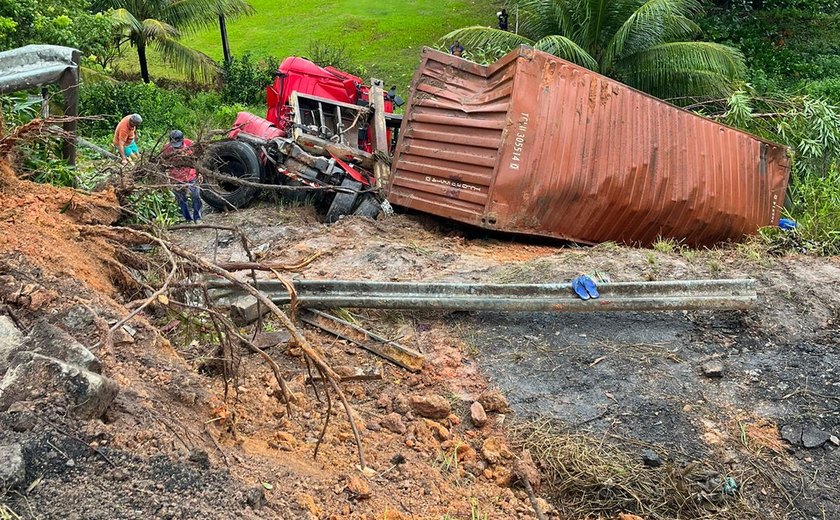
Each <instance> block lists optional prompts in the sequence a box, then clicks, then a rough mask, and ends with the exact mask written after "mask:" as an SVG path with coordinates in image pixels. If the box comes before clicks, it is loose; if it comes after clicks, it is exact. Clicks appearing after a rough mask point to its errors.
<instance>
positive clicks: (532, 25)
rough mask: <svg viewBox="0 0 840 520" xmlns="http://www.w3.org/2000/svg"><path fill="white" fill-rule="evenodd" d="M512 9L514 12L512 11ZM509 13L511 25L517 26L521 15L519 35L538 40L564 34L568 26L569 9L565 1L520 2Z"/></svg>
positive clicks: (535, 0)
mask: <svg viewBox="0 0 840 520" xmlns="http://www.w3.org/2000/svg"><path fill="white" fill-rule="evenodd" d="M511 9H512V10H511ZM511 9H509V10H508V11H509V12H508V15H509V16H510V25H511V27H512V28H513V27H514V26H515V25H516V17H517V14H518V15H519V34H521V35H523V36H525V37H527V38H530V39H531V40H538V39H540V38H542V37H543V36H546V35H548V34H557V33H558V32H559V33H560V34H563V31H564V30H566V28H567V27H568V24H567V23H566V24H564V22H563V21H564V19H565V20H567V21H568V9H566V1H565V0H519V1H518V2H517V3H516V4H515V5H514V6H513V7H512V8H511Z"/></svg>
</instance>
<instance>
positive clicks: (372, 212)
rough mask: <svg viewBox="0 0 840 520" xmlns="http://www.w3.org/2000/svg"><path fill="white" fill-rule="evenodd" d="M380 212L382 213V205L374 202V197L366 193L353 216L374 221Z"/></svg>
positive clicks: (376, 201)
mask: <svg viewBox="0 0 840 520" xmlns="http://www.w3.org/2000/svg"><path fill="white" fill-rule="evenodd" d="M380 211H382V205H381V204H380V203H379V201H378V200H376V197H374V196H373V195H371V194H370V193H368V194H367V195H365V196H364V197H363V198H362V201H361V202H360V203H359V205H358V207H356V211H354V212H353V214H354V215H358V216H360V217H368V218H372V219H376V216H377V215H379V212H380Z"/></svg>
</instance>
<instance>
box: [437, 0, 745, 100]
mask: <svg viewBox="0 0 840 520" xmlns="http://www.w3.org/2000/svg"><path fill="white" fill-rule="evenodd" d="M518 4H519V27H520V34H514V33H512V32H508V31H502V30H499V29H493V28H489V27H478V26H474V27H465V28H463V29H457V30H455V31H453V32H451V33H449V34H447V35H446V36H444V38H445V39H447V40H460V42H461V43H462V44H463V45H465V46H466V47H467V50H468V51H469V50H470V49H471V48H472V49H483V50H488V49H489V50H494V49H495V50H500V51H508V50H510V49H512V48H514V47H516V46H518V45H520V44H528V45H532V46H533V47H535V48H536V49H539V50H542V51H545V52H549V53H551V54H554V55H556V56H559V57H561V58H564V59H566V60H568V61H572V62H574V63H577V64H579V65H582V66H584V67H587V68H589V69H591V70H594V71H597V72H600V73H601V74H604V75H607V76H610V77H613V78H615V79H618V80H619V81H622V82H624V83H627V84H628V85H631V86H633V87H636V88H638V89H640V90H643V91H645V92H649V93H651V94H653V95H655V96H658V97H661V98H678V97H682V96H707V95H716V96H717V95H722V94H727V93H730V92H732V87H733V84H734V83H735V82H736V81H737V80H738V79H740V78H741V77H742V76H743V74H744V70H745V67H744V58H743V56H742V55H741V53H740V51H738V50H737V49H734V48H732V47H728V46H726V45H721V44H717V43H709V42H703V41H698V40H697V38H698V36H699V35H700V28H699V27H698V25H697V24H696V23H695V22H694V20H695V19H697V18H698V17H699V16H700V15H701V14H702V12H703V9H702V6H701V4H700V2H699V1H698V0H520V1H519V2H518Z"/></svg>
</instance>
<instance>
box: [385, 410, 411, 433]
mask: <svg viewBox="0 0 840 520" xmlns="http://www.w3.org/2000/svg"><path fill="white" fill-rule="evenodd" d="M379 424H380V425H381V426H382V427H383V428H385V429H386V430H388V431H390V432H393V433H396V434H398V435H402V434H404V433H405V423H404V422H403V420H402V416H400V414H398V413H389V414H388V415H386V416H385V417H383V418H382V420H381V421H379Z"/></svg>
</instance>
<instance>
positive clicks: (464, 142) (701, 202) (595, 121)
mask: <svg viewBox="0 0 840 520" xmlns="http://www.w3.org/2000/svg"><path fill="white" fill-rule="evenodd" d="M789 171H790V163H789V159H788V157H787V151H786V149H785V147H783V146H781V145H778V144H775V143H770V142H766V141H763V140H761V139H759V138H758V137H755V136H752V135H750V134H747V133H744V132H741V131H739V130H735V129H733V128H729V127H726V126H723V125H720V124H718V123H716V122H714V121H711V120H709V119H705V118H703V117H700V116H698V115H696V114H693V113H691V112H687V111H684V110H681V109H679V108H677V107H674V106H672V105H669V104H667V103H665V102H663V101H661V100H658V99H655V98H653V97H651V96H648V95H646V94H644V93H642V92H639V91H636V90H634V89H632V88H630V87H628V86H626V85H623V84H621V83H619V82H617V81H614V80H611V79H609V78H606V77H604V76H601V75H599V74H597V73H595V72H592V71H590V70H587V69H585V68H582V67H579V66H577V65H574V64H572V63H569V62H566V61H564V60H561V59H559V58H556V57H554V56H551V55H549V54H545V53H542V52H539V51H534V50H533V49H530V48H528V47H522V48H520V49H518V50H517V51H514V52H512V53H510V54H508V55H507V56H506V57H504V58H502V59H501V60H499V61H498V62H497V63H495V64H493V65H491V66H489V67H484V66H480V65H476V64H474V63H471V62H468V61H465V60H462V59H460V58H456V57H454V56H449V55H447V54H444V53H440V52H437V51H433V50H431V49H425V50H424V51H423V63H422V64H421V67H420V69H419V70H418V72H417V74H416V75H415V78H414V81H413V83H412V92H411V96H410V98H409V103H408V106H407V108H406V113H405V116H404V118H403V126H402V129H401V133H400V143H399V144H398V146H397V151H396V154H395V156H394V161H393V167H392V175H391V184H390V186H389V196H388V198H389V200H390V201H391V202H392V203H394V204H396V205H400V206H404V207H409V208H413V209H417V210H420V211H426V212H429V213H433V214H436V215H440V216H443V217H448V218H452V219H455V220H458V221H461V222H466V223H469V224H473V225H478V226H481V227H484V228H488V229H497V230H502V231H509V232H515V233H527V234H534V235H544V236H553V237H557V238H563V239H569V240H574V241H578V242H586V243H596V242H603V241H609V240H613V241H618V242H628V243H640V244H649V243H651V242H653V241H655V240H656V239H657V238H658V237H660V236H661V237H665V238H674V239H677V240H682V241H685V242H686V243H688V244H693V245H701V244H712V243H716V242H720V241H723V240H732V239H739V238H741V237H743V236H744V235H745V234H749V233H754V232H755V231H756V230H757V229H758V228H759V227H761V226H765V225H774V224H776V223H777V222H778V218H779V209H780V207H781V205H782V203H783V201H784V193H785V189H786V187H787V179H788V175H789Z"/></svg>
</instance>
